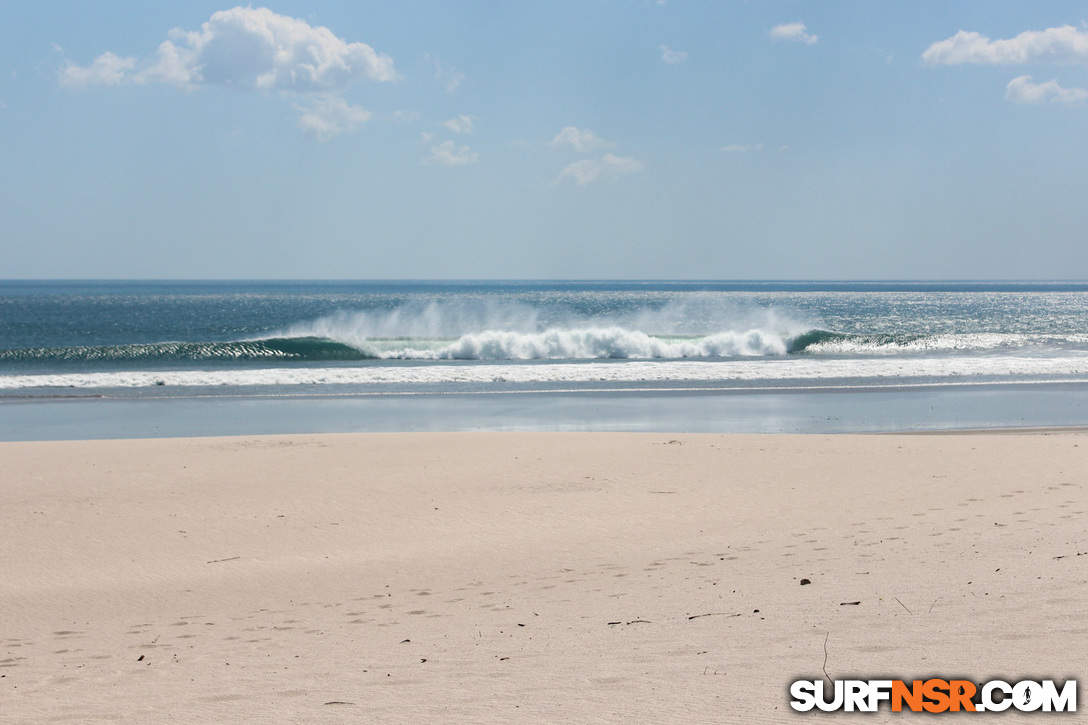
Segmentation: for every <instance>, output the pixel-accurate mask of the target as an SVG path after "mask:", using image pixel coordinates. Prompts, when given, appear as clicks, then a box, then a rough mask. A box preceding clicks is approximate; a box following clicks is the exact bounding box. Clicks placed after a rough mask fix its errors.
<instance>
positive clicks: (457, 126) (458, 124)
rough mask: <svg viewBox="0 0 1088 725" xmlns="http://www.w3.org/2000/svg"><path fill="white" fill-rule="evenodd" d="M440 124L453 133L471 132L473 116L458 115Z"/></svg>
mask: <svg viewBox="0 0 1088 725" xmlns="http://www.w3.org/2000/svg"><path fill="white" fill-rule="evenodd" d="M442 125H443V126H445V127H446V128H448V129H449V130H451V131H453V132H454V133H472V126H473V118H472V116H465V115H460V116H458V117H457V118H451V119H450V120H448V121H445V122H444V123H443V124H442Z"/></svg>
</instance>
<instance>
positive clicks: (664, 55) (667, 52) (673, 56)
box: [661, 45, 688, 65]
mask: <svg viewBox="0 0 1088 725" xmlns="http://www.w3.org/2000/svg"><path fill="white" fill-rule="evenodd" d="M687 59H688V54H687V53H685V52H684V51H682V50H672V49H671V48H669V46H667V45H662V46H661V60H663V61H665V62H666V63H668V64H669V65H676V64H677V63H683V62H684V61H685V60H687Z"/></svg>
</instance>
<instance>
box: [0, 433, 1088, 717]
mask: <svg viewBox="0 0 1088 725" xmlns="http://www.w3.org/2000/svg"><path fill="white" fill-rule="evenodd" d="M0 460H2V461H3V470H4V475H3V479H2V482H0V531H2V532H3V534H2V536H0V545H2V547H3V551H2V558H3V561H4V562H5V563H4V572H5V573H4V576H3V577H0V612H3V615H2V620H0V621H2V623H3V627H2V631H0V712H2V713H3V719H4V721H5V722H53V721H74V722H105V721H111V722H117V721H120V722H150V721H156V722H158V721H165V722H213V721H218V722H255V723H261V722H268V723H272V722H276V723H279V722H405V723H408V722H617V721H627V722H738V721H746V722H747V721H756V722H778V721H782V720H785V719H790V718H792V717H801V716H800V715H798V714H797V713H794V712H792V711H791V710H790V706H789V699H790V698H789V693H788V690H789V685H790V683H791V682H792V681H794V680H796V679H820V678H821V677H823V676H824V675H825V674H826V675H828V676H830V677H831V678H834V679H843V678H847V677H859V678H863V679H865V678H873V677H881V676H888V677H894V678H902V679H907V680H909V679H917V678H924V677H928V676H933V675H940V676H958V677H965V678H967V679H971V680H973V681H975V682H983V681H986V680H988V679H992V678H1000V679H1004V680H1007V681H1010V682H1015V681H1016V680H1018V679H1027V678H1034V679H1038V678H1042V677H1052V678H1056V679H1059V680H1064V679H1067V678H1077V677H1078V676H1081V677H1083V673H1081V672H1079V671H1078V668H1080V667H1082V666H1083V653H1084V651H1085V650H1086V648H1088V625H1086V624H1085V622H1084V618H1083V591H1084V586H1085V582H1086V581H1088V539H1086V537H1085V534H1084V532H1085V530H1086V528H1088V527H1086V526H1085V519H1086V511H1088V476H1086V474H1085V471H1086V470H1088V433H1086V432H1084V431H1080V430H1072V429H1070V430H1054V431H1036V432H1015V433H964V434H951V435H950V434H942V435H712V434H658V433H645V434H644V433H592V434H587V433H542V432H535V433H415V434H403V433H388V434H383V433H366V434H343V435H290V436H264V437H209V438H189V439H180V438H158V439H146V440H100V441H38V442H6V443H0ZM806 582H807V583H806ZM825 717H827V716H825ZM832 717H834V716H832ZM839 717H841V718H848V717H857V715H847V714H843V715H840V716H839ZM893 717H895V718H896V719H898V717H902V716H893V715H892V714H891V713H888V712H887V711H886V709H885V710H884V711H882V712H881V713H880V714H879V715H876V716H872V715H870V716H867V720H868V721H877V722H879V721H882V718H886V719H892V718H893ZM983 717H987V716H986V715H983ZM1003 717H1004V718H1006V719H1008V718H1012V719H1013V720H1016V719H1018V718H1019V717H1024V716H1020V715H1015V714H1012V713H1006V714H1004V715H1003ZM1074 717H1076V716H1074Z"/></svg>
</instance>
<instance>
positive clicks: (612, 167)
mask: <svg viewBox="0 0 1088 725" xmlns="http://www.w3.org/2000/svg"><path fill="white" fill-rule="evenodd" d="M643 168H644V164H643V163H642V162H641V161H636V160H635V159H631V158H625V157H623V156H613V155H612V154H605V155H604V156H602V157H601V158H600V159H582V160H581V161H575V162H574V163H573V164H570V165H569V166H567V167H566V168H565V169H563V171H561V172H560V173H559V176H558V178H556V180H555V182H554V183H556V184H558V183H560V182H561V181H563V180H564V179H568V178H569V179H572V180H573V181H574V183H576V184H578V186H585V185H586V184H590V183H592V182H594V181H598V180H603V179H608V180H611V181H615V180H616V179H618V178H619V177H621V176H626V175H627V174H633V173H635V172H638V171H642V169H643Z"/></svg>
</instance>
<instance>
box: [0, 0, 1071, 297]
mask: <svg viewBox="0 0 1088 725" xmlns="http://www.w3.org/2000/svg"><path fill="white" fill-rule="evenodd" d="M1086 21H1088V10H1086V8H1085V6H1084V4H1083V3H1071V2H1060V1H1058V2H1048V3H1035V2H992V1H985V2H981V1H980V2H957V3H947V2H912V3H886V2H755V1H753V2H724V1H722V2H709V1H708V2H684V1H682V0H668V1H667V2H652V1H649V0H626V1H620V0H613V1H606V0H601V1H599V2H584V1H580V2H539V3H520V2H517V3H514V2H510V3H507V2H453V1H443V2H437V1H436V2H407V3H393V2H384V3H368V2H356V1H353V2H295V1H290V2H278V3H270V4H268V5H267V6H263V5H251V6H244V7H238V6H234V5H231V4H229V3H227V4H224V3H212V2H202V1H200V2H198V1H194V2H186V3H146V2H131V3H126V2H108V1H96V2H82V1H78V0H65V1H63V2H61V1H53V2H50V1H48V0H41V1H38V2H3V3H0V278H205V279H213V278H337V279H342V278H359V279H378V278H413V279H424V278H426V279H440V278H448V279H485V278H497V279H511V278H517V279H531V278H572V279H640V278H641V279H666V278H669V279H673V278H674V279H1054V278H1060V279H1073V278H1075V279H1086V278H1088V243H1086V242H1088V239H1086V236H1088V235H1086V230H1088V173H1086V171H1085V170H1086V169H1088V140H1086V139H1088V136H1086V131H1088V24H1086Z"/></svg>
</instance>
